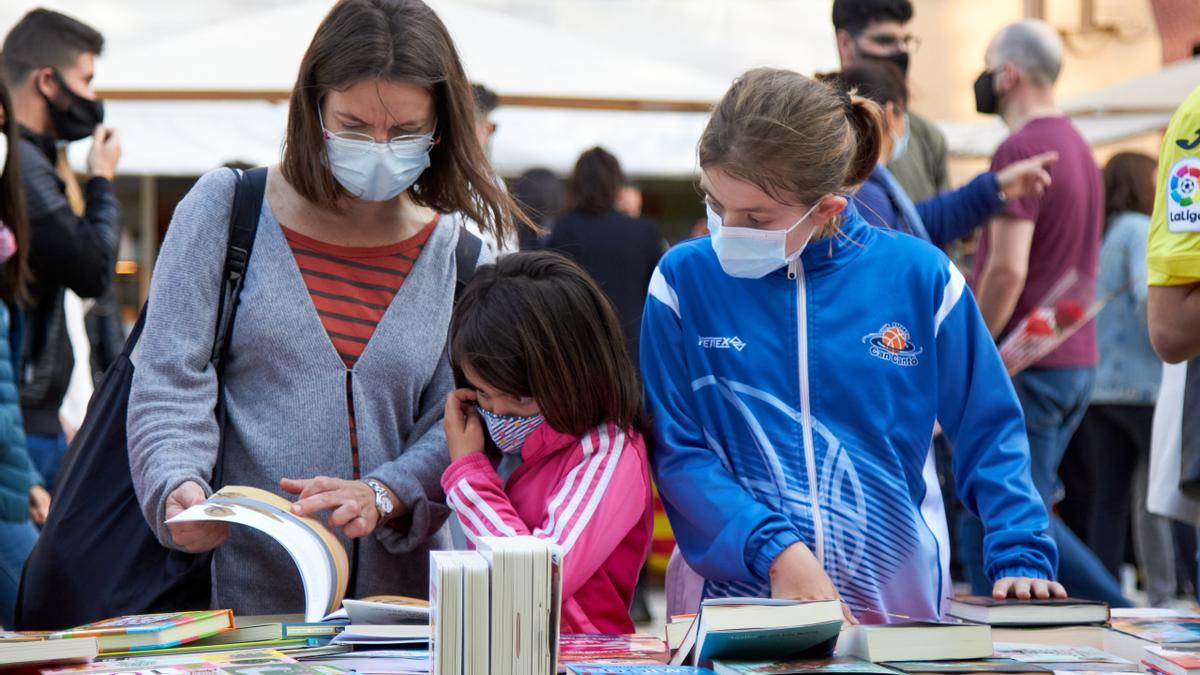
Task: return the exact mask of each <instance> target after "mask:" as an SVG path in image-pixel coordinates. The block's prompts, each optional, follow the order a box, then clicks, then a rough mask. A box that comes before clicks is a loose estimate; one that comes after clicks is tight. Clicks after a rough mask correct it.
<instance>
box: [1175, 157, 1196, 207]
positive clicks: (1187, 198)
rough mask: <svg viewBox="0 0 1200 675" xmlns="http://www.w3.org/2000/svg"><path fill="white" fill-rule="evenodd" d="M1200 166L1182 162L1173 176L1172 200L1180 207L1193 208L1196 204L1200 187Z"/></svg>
mask: <svg viewBox="0 0 1200 675" xmlns="http://www.w3.org/2000/svg"><path fill="white" fill-rule="evenodd" d="M1198 178H1200V166H1197V165H1196V164H1194V163H1192V162H1181V163H1180V166H1179V168H1178V169H1176V170H1175V172H1174V174H1172V176H1171V186H1170V187H1171V199H1172V200H1174V201H1175V203H1176V204H1178V205H1180V206H1191V205H1192V204H1194V203H1195V202H1196V188H1197V187H1200V182H1198V181H1197V179H1198Z"/></svg>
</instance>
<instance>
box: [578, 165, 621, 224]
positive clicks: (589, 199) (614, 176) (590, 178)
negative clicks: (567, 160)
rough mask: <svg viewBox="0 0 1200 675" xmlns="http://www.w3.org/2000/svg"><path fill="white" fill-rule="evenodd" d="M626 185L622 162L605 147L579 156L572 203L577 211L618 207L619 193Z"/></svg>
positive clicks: (594, 213) (605, 211)
mask: <svg viewBox="0 0 1200 675" xmlns="http://www.w3.org/2000/svg"><path fill="white" fill-rule="evenodd" d="M624 186H625V174H624V173H623V172H622V171H621V163H620V162H618V161H617V158H616V157H614V156H613V154H612V153H611V152H609V151H607V150H605V149H604V148H592V149H591V150H588V151H587V152H584V153H583V154H582V155H580V156H579V159H578V160H577V161H576V162H575V171H574V172H572V173H571V181H570V193H571V204H572V206H573V207H574V208H575V210H577V211H582V212H584V213H591V214H593V215H600V214H604V213H608V212H609V211H612V210H613V209H614V208H615V207H616V203H617V193H618V192H620V190H621V188H622V187H624Z"/></svg>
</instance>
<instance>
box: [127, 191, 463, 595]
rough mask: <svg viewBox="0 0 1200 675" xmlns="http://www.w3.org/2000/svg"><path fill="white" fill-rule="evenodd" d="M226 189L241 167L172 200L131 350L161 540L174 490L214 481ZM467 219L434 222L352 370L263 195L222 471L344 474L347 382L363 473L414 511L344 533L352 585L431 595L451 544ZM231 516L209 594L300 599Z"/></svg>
mask: <svg viewBox="0 0 1200 675" xmlns="http://www.w3.org/2000/svg"><path fill="white" fill-rule="evenodd" d="M233 190H234V176H233V173H232V172H230V171H228V170H219V171H214V172H211V173H209V174H207V175H205V176H203V177H202V178H201V179H200V181H199V182H198V183H197V184H196V185H195V187H193V188H192V190H191V191H190V192H189V193H188V194H187V196H186V197H185V198H184V199H183V201H182V202H180V204H179V206H178V207H177V208H176V210H175V215H174V218H173V219H172V221H171V226H170V229H169V230H168V231H167V236H166V240H165V241H164V242H163V246H162V251H161V253H160V255H159V259H158V263H157V265H156V267H155V271H154V280H153V283H152V284H151V287H150V310H149V315H148V316H147V322H146V329H145V333H144V335H143V336H142V340H141V344H140V345H139V352H138V353H137V354H136V355H135V366H136V372H135V375H134V379H133V390H132V393H131V395H130V399H129V417H128V431H129V460H130V467H131V470H132V474H133V483H134V487H135V488H136V490H137V494H138V500H139V501H140V502H141V506H142V510H143V512H144V514H145V516H146V519H147V521H148V522H149V523H150V524H151V526H152V527H154V528H155V531H156V532H157V534H158V537H159V540H160V541H162V542H163V543H164V544H166V545H171V543H172V542H171V537H170V533H169V531H168V530H167V528H166V527H165V526H164V525H163V514H164V510H165V502H166V498H167V496H168V495H169V494H170V493H171V491H173V490H174V489H175V488H176V487H178V486H179V485H180V484H182V483H183V482H185V481H189V480H191V481H196V482H198V483H200V484H201V485H204V486H206V488H207V486H208V485H209V481H210V479H211V477H212V474H213V467H214V463H215V461H216V458H217V448H218V435H219V430H218V429H217V422H216V418H215V416H214V413H213V409H214V406H215V404H216V400H217V386H218V384H217V378H216V375H215V373H214V372H213V368H212V366H211V365H210V363H209V357H210V351H211V348H212V339H213V331H214V325H215V322H216V314H217V298H218V293H219V290H218V289H219V287H220V282H221V275H222V265H223V261H224V256H225V245H226V240H227V238H228V231H227V228H228V223H229V214H230V210H231V208H232V198H233ZM458 232H459V230H458V229H457V228H455V227H454V226H453V225H452V224H451V219H449V218H444V219H442V222H440V223H439V224H438V225H437V226H436V227H435V229H434V231H433V233H432V234H431V236H430V238H429V240H428V242H427V243H426V244H425V247H424V249H423V250H422V252H421V254H420V256H419V258H418V259H417V262H416V264H415V265H414V266H413V269H412V272H411V273H410V274H409V276H408V278H407V279H406V280H405V282H404V285H403V286H402V287H401V288H400V291H399V292H398V293H397V294H396V297H395V299H394V300H393V301H392V304H391V306H390V307H388V309H387V311H386V313H385V314H384V317H383V319H382V320H381V321H380V323H379V325H378V327H377V328H376V330H375V334H374V336H373V337H372V338H371V341H370V343H369V344H368V345H367V347H366V350H365V351H364V352H363V354H362V356H361V357H360V358H359V359H358V362H357V363H356V365H355V367H354V369H353V370H352V371H348V370H347V369H346V367H345V366H344V365H343V363H342V360H341V358H340V357H339V356H338V354H337V352H336V351H335V350H334V347H333V345H332V343H331V342H330V341H329V338H328V337H327V335H326V332H325V329H324V327H323V326H322V324H321V320H320V318H319V317H318V315H317V312H316V309H315V308H314V307H313V304H312V301H311V300H310V298H309V294H308V291H307V289H306V287H305V284H304V279H303V278H302V277H301V275H300V271H299V268H298V267H297V265H296V261H295V258H294V256H293V254H292V251H291V249H290V248H289V246H288V243H287V240H286V239H285V238H284V236H283V232H282V230H281V229H280V226H279V223H278V222H277V221H276V220H275V216H274V215H273V213H272V212H271V208H270V205H269V204H268V203H267V202H266V201H265V200H264V203H263V209H262V216H261V218H260V220H259V225H258V233H257V235H256V238H255V243H254V251H253V255H252V257H251V260H250V265H249V268H248V270H247V275H246V285H245V288H244V290H243V292H242V296H241V304H240V305H239V308H238V314H237V321H236V323H235V324H234V332H233V336H232V341H231V345H230V357H229V359H228V361H227V362H226V370H225V373H224V376H223V378H222V382H221V385H220V386H222V387H223V388H224V393H225V401H226V410H227V411H228V420H227V423H226V428H225V430H224V434H225V441H226V445H225V458H224V483H225V484H227V485H251V486H255V487H259V488H263V489H266V490H272V491H274V492H276V493H279V494H283V492H282V491H281V490H280V488H279V479H280V478H283V477H289V478H308V477H313V476H317V475H327V476H335V477H338V478H345V479H349V478H351V477H352V475H351V456H350V436H349V428H348V424H347V387H349V388H350V391H351V395H352V396H353V401H354V411H355V416H356V421H357V429H358V440H359V456H360V461H361V467H362V474H363V476H364V477H374V478H377V479H379V480H380V481H382V482H384V483H386V484H387V485H388V486H389V487H391V488H392V490H394V491H395V492H396V494H397V495H398V496H399V497H400V499H402V500H403V501H404V503H406V504H407V505H408V506H409V508H410V509H411V511H412V515H411V520H408V519H404V520H403V521H402V522H401V523H400V525H399V526H398V527H393V526H390V525H385V526H382V527H380V528H378V529H377V530H376V531H375V532H374V533H373V534H372V535H370V536H369V537H366V538H364V539H361V540H359V541H358V542H355V543H353V544H352V543H350V542H348V541H347V540H346V539H345V538H342V541H343V542H345V543H346V544H347V550H348V551H349V552H350V554H351V568H352V574H353V576H354V577H355V579H356V581H355V586H356V587H355V589H354V591H355V595H357V596H359V597H362V596H367V595H374V594H381V593H392V594H401V595H410V596H416V597H424V596H425V595H426V594H427V593H428V583H429V581H428V567H429V550H431V549H436V548H448V547H449V546H448V544H449V537H448V535H447V534H446V533H445V531H444V528H443V524H444V522H445V520H446V516H447V515H448V513H449V511H448V509H447V508H446V506H445V505H444V495H443V493H442V489H441V486H440V484H439V479H440V477H441V474H442V471H443V469H445V468H446V466H447V464H448V462H449V457H448V455H447V451H446V439H445V434H444V432H443V431H442V409H443V406H444V403H445V400H446V395H447V393H448V392H449V391H450V389H451V388H452V386H453V377H452V374H451V370H450V367H449V364H448V362H447V360H446V352H445V348H446V333H447V327H448V325H449V320H450V311H451V307H452V304H453V299H454V282H455V261H454V249H455V244H456V242H457V239H458ZM485 255H486V252H485ZM481 262H482V261H481ZM232 530H233V531H232V533H231V535H230V537H229V540H228V541H227V542H226V543H225V544H223V545H222V546H221V547H220V548H218V549H217V551H216V554H215V556H214V562H213V587H214V593H213V595H214V597H213V605H214V607H220V608H230V609H233V610H234V611H235V612H236V613H238V614H279V613H287V612H300V611H303V609H304V595H303V591H302V586H301V582H300V578H299V574H298V572H297V571H296V566H295V564H294V563H293V562H292V560H291V559H290V558H289V557H288V556H287V555H286V553H285V552H284V551H283V549H282V547H280V546H279V545H278V544H276V543H275V542H273V541H272V540H270V539H268V538H267V537H265V536H264V535H262V534H260V533H258V532H256V531H253V530H250V529H248V528H242V527H238V526H234V527H233V528H232ZM339 536H340V532H339Z"/></svg>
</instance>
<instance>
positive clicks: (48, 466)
mask: <svg viewBox="0 0 1200 675" xmlns="http://www.w3.org/2000/svg"><path fill="white" fill-rule="evenodd" d="M25 447H26V449H28V451H29V459H31V460H33V466H34V468H35V469H37V470H38V473H40V474H42V479H43V480H45V481H46V483H45V486H46V491H47V492H49V493H51V494H54V481H55V479H56V478H58V467H59V465H60V464H62V460H63V456H64V455H66V454H67V436H66V434H58V435H55V436H50V435H46V434H29V435H27V436H26V437H25Z"/></svg>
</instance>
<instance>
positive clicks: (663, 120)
mask: <svg viewBox="0 0 1200 675" xmlns="http://www.w3.org/2000/svg"><path fill="white" fill-rule="evenodd" d="M107 117H108V119H109V121H110V123H111V124H113V125H114V126H116V127H118V128H119V129H121V133H122V139H123V140H122V143H123V146H124V153H123V156H122V159H121V169H122V172H123V173H127V174H142V175H157V176H195V175H199V174H202V173H204V172H206V171H208V170H210V169H212V168H214V167H217V166H220V165H221V164H223V163H225V162H230V161H235V160H237V161H244V162H248V163H250V164H270V163H273V162H276V161H278V160H279V156H280V150H281V148H282V144H283V129H284V123H285V121H286V120H287V104H286V103H278V102H276V103H272V102H267V101H112V102H110V103H109V104H108V106H107ZM706 118H707V115H706V114H704V113H692V112H662V111H641V112H637V111H612V110H567V109H552V108H527V107H502V108H500V109H499V110H497V111H496V114H495V116H494V119H495V120H496V123H497V127H498V128H497V132H496V135H495V136H494V137H493V139H492V156H493V158H494V162H493V163H494V164H495V167H496V169H497V170H498V171H499V172H500V173H501V174H503V175H507V176H514V175H517V174H519V173H521V172H522V171H524V170H526V169H529V168H532V167H545V168H548V169H551V170H552V171H555V172H556V173H559V174H560V175H565V174H567V173H568V172H570V170H571V167H572V166H574V164H575V160H576V158H577V157H578V156H579V154H580V153H581V152H583V151H584V150H586V149H588V148H590V147H592V146H595V145H603V146H604V147H605V148H608V149H609V150H610V151H611V152H613V153H614V154H616V155H617V156H618V157H619V158H620V159H621V163H622V165H623V166H624V167H625V169H626V172H627V173H629V174H630V175H632V176H638V177H658V178H690V177H692V176H693V175H695V171H696V142H697V141H698V140H699V138H700V132H701V130H702V129H703V126H704V121H705V119H706ZM87 151H88V144H87V143H76V144H74V145H73V146H72V147H71V160H72V163H73V164H75V165H77V166H83V163H84V162H85V160H86V157H87Z"/></svg>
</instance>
